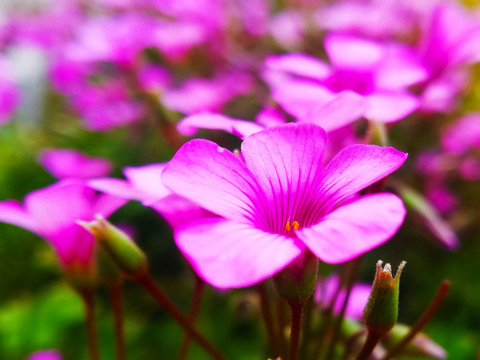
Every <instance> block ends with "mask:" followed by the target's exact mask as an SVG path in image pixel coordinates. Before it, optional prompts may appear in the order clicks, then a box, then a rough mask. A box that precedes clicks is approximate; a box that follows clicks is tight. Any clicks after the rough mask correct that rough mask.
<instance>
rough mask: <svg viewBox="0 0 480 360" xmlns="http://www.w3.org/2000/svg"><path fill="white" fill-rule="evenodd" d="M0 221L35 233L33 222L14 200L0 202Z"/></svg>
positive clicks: (35, 228) (35, 227)
mask: <svg viewBox="0 0 480 360" xmlns="http://www.w3.org/2000/svg"><path fill="white" fill-rule="evenodd" d="M0 221H1V222H5V223H8V224H13V225H16V226H20V227H22V228H24V229H27V230H30V231H32V232H37V226H36V223H35V220H34V219H33V218H32V217H31V216H30V214H28V213H27V212H26V211H25V209H24V208H23V206H22V204H20V203H19V202H17V201H15V200H6V201H2V202H0Z"/></svg>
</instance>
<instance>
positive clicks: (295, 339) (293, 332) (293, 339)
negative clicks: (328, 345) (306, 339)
mask: <svg viewBox="0 0 480 360" xmlns="http://www.w3.org/2000/svg"><path fill="white" fill-rule="evenodd" d="M288 305H290V311H291V313H292V321H291V324H290V350H289V356H288V359H289V360H297V358H298V345H299V344H300V331H301V328H302V312H303V306H304V305H305V303H304V302H303V301H298V302H296V301H291V302H289V303H288Z"/></svg>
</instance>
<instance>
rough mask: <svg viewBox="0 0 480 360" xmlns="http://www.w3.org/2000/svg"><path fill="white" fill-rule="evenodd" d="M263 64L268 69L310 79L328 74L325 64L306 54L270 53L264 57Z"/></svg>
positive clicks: (320, 77)
mask: <svg viewBox="0 0 480 360" xmlns="http://www.w3.org/2000/svg"><path fill="white" fill-rule="evenodd" d="M264 64H265V67H266V68H267V69H268V70H272V71H278V72H284V73H288V74H292V75H297V76H302V77H306V78H310V79H316V80H323V79H325V78H327V77H328V75H330V67H329V66H328V65H327V64H325V63H324V62H323V61H321V60H319V59H317V58H315V57H313V56H310V55H306V54H294V53H292V54H285V55H270V56H268V57H266V58H265V61H264Z"/></svg>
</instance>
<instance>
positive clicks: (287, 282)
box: [273, 251, 318, 303]
mask: <svg viewBox="0 0 480 360" xmlns="http://www.w3.org/2000/svg"><path fill="white" fill-rule="evenodd" d="M317 275H318V259H317V258H316V257H315V256H314V255H313V254H312V253H311V252H309V251H305V252H304V253H303V254H302V255H301V256H300V257H299V258H298V259H297V260H295V261H294V262H293V263H292V264H290V265H289V266H287V267H286V268H285V269H283V270H282V271H280V272H279V273H278V274H276V275H275V276H274V277H273V284H274V285H275V289H276V290H277V293H278V295H279V296H280V297H281V298H283V299H285V300H286V301H287V302H298V303H302V302H305V301H306V300H307V299H308V298H309V297H310V296H311V295H312V294H313V291H314V290H315V285H316V283H317Z"/></svg>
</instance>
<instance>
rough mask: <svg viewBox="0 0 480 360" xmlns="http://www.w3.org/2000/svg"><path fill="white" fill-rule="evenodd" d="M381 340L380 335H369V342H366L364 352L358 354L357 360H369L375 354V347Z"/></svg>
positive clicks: (370, 333) (371, 333)
mask: <svg viewBox="0 0 480 360" xmlns="http://www.w3.org/2000/svg"><path fill="white" fill-rule="evenodd" d="M381 338H382V337H381V336H379V335H378V334H376V333H373V332H369V333H368V334H367V340H365V343H364V344H363V347H362V350H360V353H359V354H358V356H357V358H356V360H368V358H369V357H370V355H371V354H372V352H373V349H375V346H377V344H378V342H379V341H380V339H381Z"/></svg>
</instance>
